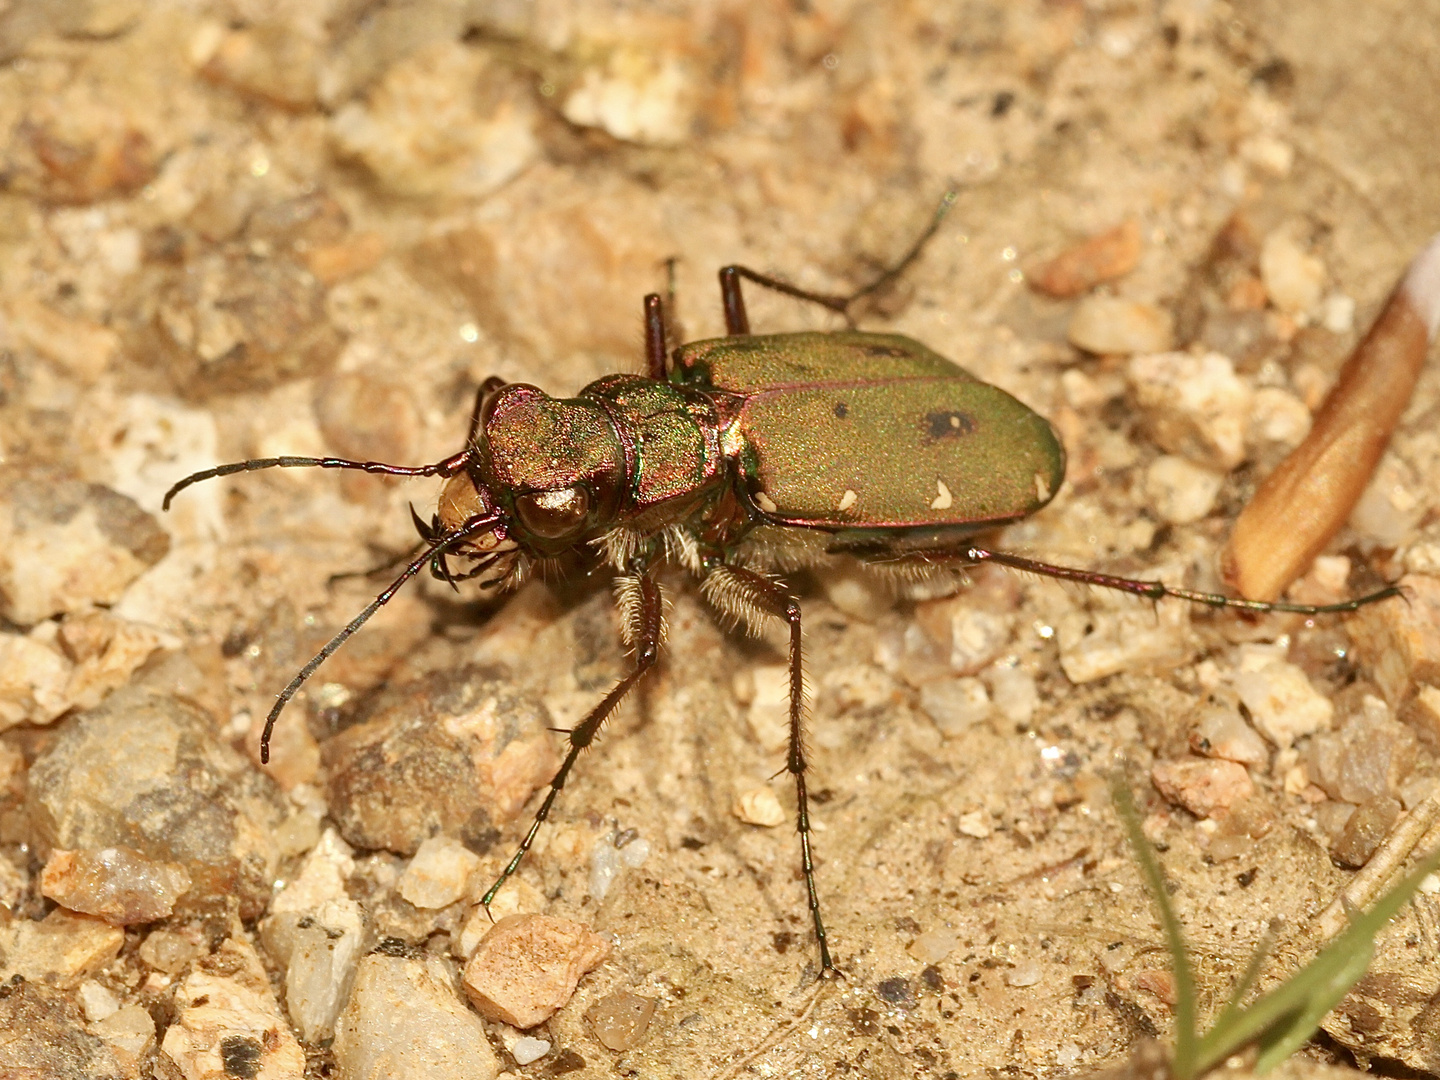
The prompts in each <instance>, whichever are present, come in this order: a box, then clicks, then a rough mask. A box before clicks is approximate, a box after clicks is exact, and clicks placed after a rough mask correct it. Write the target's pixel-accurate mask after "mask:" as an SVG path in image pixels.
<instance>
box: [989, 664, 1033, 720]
mask: <svg viewBox="0 0 1440 1080" xmlns="http://www.w3.org/2000/svg"><path fill="white" fill-rule="evenodd" d="M986 681H987V682H988V683H989V684H990V699H991V700H992V701H993V702H994V703H995V711H996V712H997V713H999V714H1000V715H1001V716H1003V717H1004V718H1005V719H1006V720H1009V721H1010V722H1011V723H1012V724H1021V725H1023V724H1028V723H1030V720H1031V718H1032V717H1033V716H1034V715H1035V710H1036V709H1037V708H1039V706H1040V688H1039V687H1038V686H1036V685H1035V676H1034V675H1032V674H1030V672H1029V671H1027V670H1025V669H1024V668H1023V667H1018V666H1015V665H1011V664H997V665H995V666H994V667H992V668H990V669H989V671H988V672H987V674H986Z"/></svg>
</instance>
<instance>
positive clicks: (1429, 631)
mask: <svg viewBox="0 0 1440 1080" xmlns="http://www.w3.org/2000/svg"><path fill="white" fill-rule="evenodd" d="M1400 586H1401V588H1403V589H1404V590H1405V599H1404V601H1402V602H1396V601H1393V600H1392V601H1386V602H1385V603H1383V604H1370V605H1368V606H1367V607H1363V608H1361V609H1360V610H1359V611H1358V612H1356V613H1355V615H1353V616H1352V617H1351V618H1350V619H1348V620H1347V626H1348V628H1349V630H1350V639H1351V640H1352V641H1353V642H1354V643H1355V651H1356V653H1357V654H1358V656H1359V658H1360V661H1361V662H1362V663H1363V664H1365V666H1366V667H1367V668H1368V669H1369V670H1370V673H1371V678H1373V679H1374V680H1375V682H1376V684H1377V685H1378V686H1379V687H1380V690H1381V692H1382V693H1383V694H1384V695H1385V700H1386V701H1388V702H1390V703H1391V705H1393V706H1396V707H1397V708H1398V707H1399V706H1401V705H1402V704H1403V703H1405V702H1406V701H1408V700H1409V699H1410V698H1411V697H1412V696H1413V695H1414V694H1415V693H1416V692H1417V690H1418V687H1419V686H1420V685H1421V684H1429V685H1432V686H1434V685H1440V576H1435V575H1427V574H1409V575H1406V576H1405V577H1404V578H1402V579H1401V580H1400Z"/></svg>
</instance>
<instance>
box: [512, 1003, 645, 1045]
mask: <svg viewBox="0 0 1440 1080" xmlns="http://www.w3.org/2000/svg"><path fill="white" fill-rule="evenodd" d="M654 1015H655V999H654V998H651V997H645V996H644V995H642V994H632V993H631V992H630V991H628V990H622V991H620V992H619V993H616V994H609V995H607V996H606V997H603V998H601V999H600V1000H599V1001H597V1002H596V1003H595V1004H594V1005H591V1006H590V1008H588V1009H586V1010H585V1019H586V1020H588V1021H589V1022H590V1030H592V1031H593V1032H595V1037H596V1038H597V1039H599V1040H600V1041H601V1042H602V1043H604V1044H605V1045H606V1046H607V1047H608V1048H609V1049H611V1050H615V1051H622V1050H632V1049H634V1048H635V1047H636V1046H638V1045H640V1040H641V1039H643V1038H644V1037H645V1031H646V1029H647V1028H649V1026H650V1019H651V1017H653V1016H654ZM517 1060H518V1059H517Z"/></svg>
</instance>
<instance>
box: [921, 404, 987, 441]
mask: <svg viewBox="0 0 1440 1080" xmlns="http://www.w3.org/2000/svg"><path fill="white" fill-rule="evenodd" d="M924 428H925V436H926V438H930V439H958V438H959V437H960V436H962V435H973V434H975V418H974V417H973V416H971V415H970V414H969V413H963V412H955V411H953V410H950V411H947V412H932V413H926V414H925V420H924Z"/></svg>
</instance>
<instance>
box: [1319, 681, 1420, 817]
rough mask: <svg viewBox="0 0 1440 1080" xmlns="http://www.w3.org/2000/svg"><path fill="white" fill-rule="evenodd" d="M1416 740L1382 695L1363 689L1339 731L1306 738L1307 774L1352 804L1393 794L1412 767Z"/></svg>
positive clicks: (1324, 787)
mask: <svg viewBox="0 0 1440 1080" xmlns="http://www.w3.org/2000/svg"><path fill="white" fill-rule="evenodd" d="M1418 741H1419V740H1418V739H1417V738H1416V735H1415V733H1414V732H1413V731H1411V730H1410V729H1409V728H1408V727H1406V726H1405V725H1404V724H1401V723H1399V722H1398V721H1396V720H1393V719H1391V717H1390V714H1389V710H1388V709H1387V708H1386V707H1385V703H1384V702H1383V701H1381V700H1380V699H1379V698H1375V697H1371V696H1369V695H1367V696H1366V697H1365V699H1364V700H1363V702H1362V707H1361V711H1360V712H1359V713H1357V714H1356V715H1354V716H1351V717H1350V718H1349V720H1348V721H1347V722H1346V724H1345V726H1344V727H1343V728H1342V729H1341V730H1340V731H1338V732H1327V733H1324V734H1321V735H1317V736H1316V737H1315V738H1314V739H1312V740H1311V743H1310V746H1309V748H1308V751H1309V773H1310V777H1311V780H1312V782H1313V783H1315V784H1316V785H1318V786H1319V787H1320V788H1322V789H1323V790H1324V791H1325V793H1326V794H1327V795H1329V796H1330V797H1331V798H1332V799H1340V800H1342V801H1344V802H1348V803H1354V804H1357V805H1358V804H1361V803H1366V802H1369V801H1371V800H1372V799H1377V798H1381V797H1382V796H1383V797H1388V796H1393V795H1396V794H1398V793H1399V791H1400V787H1401V784H1403V783H1404V781H1405V778H1406V777H1407V776H1409V774H1410V771H1411V769H1412V768H1414V765H1415V754H1416V750H1417V746H1418Z"/></svg>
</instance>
